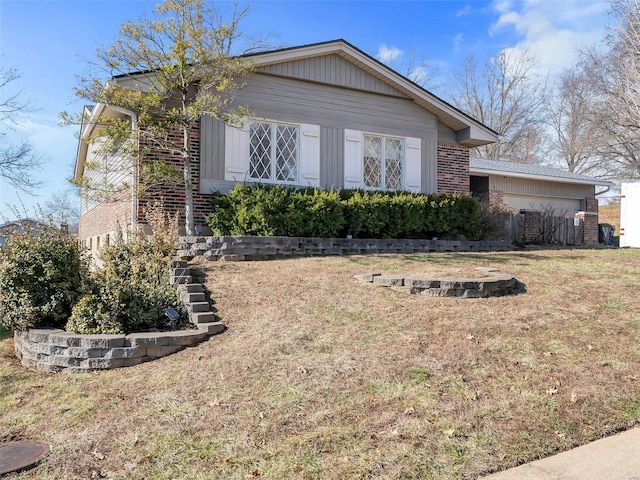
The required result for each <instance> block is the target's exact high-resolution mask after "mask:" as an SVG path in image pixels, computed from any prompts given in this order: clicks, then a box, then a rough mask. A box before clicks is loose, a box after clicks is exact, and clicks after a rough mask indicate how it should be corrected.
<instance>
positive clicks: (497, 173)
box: [469, 168, 614, 187]
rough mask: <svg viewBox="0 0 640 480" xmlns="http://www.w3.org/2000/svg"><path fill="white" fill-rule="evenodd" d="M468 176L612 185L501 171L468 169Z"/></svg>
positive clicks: (609, 185)
mask: <svg viewBox="0 0 640 480" xmlns="http://www.w3.org/2000/svg"><path fill="white" fill-rule="evenodd" d="M469 175H477V176H484V177H487V176H496V177H510V178H524V179H527V180H539V181H543V182H556V183H573V184H578V185H602V186H607V187H611V186H613V185H614V183H612V182H609V181H607V180H597V179H593V180H591V179H589V180H587V179H578V178H566V177H552V176H549V175H535V174H532V173H517V172H503V171H501V170H489V169H485V168H469Z"/></svg>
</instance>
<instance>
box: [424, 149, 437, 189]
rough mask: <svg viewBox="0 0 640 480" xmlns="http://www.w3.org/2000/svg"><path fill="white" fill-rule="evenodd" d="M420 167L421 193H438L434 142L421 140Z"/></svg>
mask: <svg viewBox="0 0 640 480" xmlns="http://www.w3.org/2000/svg"><path fill="white" fill-rule="evenodd" d="M422 167H423V168H422V188H423V193H436V192H437V191H438V164H437V153H436V142H435V141H434V140H431V139H427V140H425V139H423V140H422Z"/></svg>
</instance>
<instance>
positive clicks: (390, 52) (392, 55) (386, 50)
mask: <svg viewBox="0 0 640 480" xmlns="http://www.w3.org/2000/svg"><path fill="white" fill-rule="evenodd" d="M401 55H402V50H400V49H399V48H397V47H394V46H387V44H386V43H381V44H380V46H379V47H378V53H377V54H376V58H377V59H378V60H380V61H381V62H382V63H390V62H393V61H394V60H397V59H398V58H399V57H400V56H401Z"/></svg>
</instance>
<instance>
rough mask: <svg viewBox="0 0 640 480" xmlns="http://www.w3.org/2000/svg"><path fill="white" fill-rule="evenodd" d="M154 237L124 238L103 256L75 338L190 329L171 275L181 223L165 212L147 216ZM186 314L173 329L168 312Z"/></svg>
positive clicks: (79, 309) (72, 327) (72, 324)
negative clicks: (170, 277)
mask: <svg viewBox="0 0 640 480" xmlns="http://www.w3.org/2000/svg"><path fill="white" fill-rule="evenodd" d="M147 221H148V222H149V225H150V227H151V233H152V235H144V234H143V233H142V232H138V233H137V234H134V235H132V236H131V238H129V239H127V241H124V240H123V238H122V236H120V237H119V238H116V240H115V242H114V243H112V244H110V245H106V246H104V247H103V248H102V249H101V251H100V260H101V263H102V266H101V268H99V269H98V270H96V271H95V272H93V273H91V274H90V275H88V276H87V280H86V286H85V295H84V296H83V297H82V299H81V300H80V302H78V304H77V305H76V306H75V308H74V309H73V312H72V314H71V317H70V318H69V321H68V322H67V325H66V330H68V331H71V332H75V333H130V332H135V331H149V330H158V329H166V328H180V327H184V326H185V325H186V324H187V315H186V312H184V308H183V307H182V305H181V303H180V301H179V295H178V292H177V290H176V289H175V288H174V287H173V286H171V285H170V284H169V269H170V263H171V257H172V255H173V252H174V249H175V247H176V243H177V240H178V227H177V221H176V220H175V219H170V218H169V217H167V216H166V215H164V213H163V212H162V210H161V209H152V210H151V212H150V213H149V214H148V215H147ZM168 307H172V308H174V309H175V310H176V311H178V312H181V320H180V321H179V323H178V324H177V325H176V324H174V325H168V324H167V318H165V314H164V312H165V310H166V309H167V308H168Z"/></svg>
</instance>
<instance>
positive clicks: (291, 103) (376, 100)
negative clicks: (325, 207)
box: [200, 56, 455, 193]
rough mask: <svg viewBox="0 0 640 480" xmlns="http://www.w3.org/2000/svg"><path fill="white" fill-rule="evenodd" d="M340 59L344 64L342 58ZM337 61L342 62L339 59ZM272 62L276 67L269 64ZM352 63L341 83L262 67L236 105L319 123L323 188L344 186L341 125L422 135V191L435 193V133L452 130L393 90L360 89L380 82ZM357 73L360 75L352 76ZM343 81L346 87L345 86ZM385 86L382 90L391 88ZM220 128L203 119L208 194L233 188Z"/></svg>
mask: <svg viewBox="0 0 640 480" xmlns="http://www.w3.org/2000/svg"><path fill="white" fill-rule="evenodd" d="M329 57H333V56H329ZM335 57H337V56H335ZM340 60H342V59H340ZM326 61H329V59H327V60H326ZM289 63H302V62H289ZM316 63H317V64H319V65H322V62H315V63H314V65H315V64H316ZM343 63H344V64H348V62H344V61H343ZM336 64H337V65H340V64H341V62H336ZM348 65H351V64H348ZM276 66H278V67H279V66H280V65H275V66H271V67H270V68H271V69H273V68H274V67H276ZM282 66H283V67H284V66H287V64H283V65H282ZM316 66H317V65H316ZM351 66H352V67H354V68H353V69H350V73H349V74H348V75H347V74H345V75H342V76H339V81H338V84H339V86H335V85H328V84H325V83H321V82H318V81H310V80H308V79H307V78H303V79H302V80H299V79H297V78H289V77H281V76H279V75H274V74H273V73H271V72H268V73H262V70H264V69H265V67H262V68H261V71H260V72H258V73H254V74H253V75H252V76H251V77H250V78H249V79H248V81H247V84H246V86H245V87H243V88H242V89H241V90H239V91H238V92H237V94H236V97H235V103H236V104H237V105H246V106H248V107H249V109H250V111H251V114H252V115H253V116H254V117H256V118H265V119H269V120H274V121H282V122H291V123H307V124H315V125H319V126H320V129H321V130H320V159H321V165H320V184H321V186H323V187H325V188H342V186H343V185H344V158H343V157H344V130H345V129H357V130H361V131H365V132H371V133H378V134H385V135H397V136H403V137H417V138H421V139H422V146H421V153H422V159H421V160H422V168H421V177H422V178H421V189H422V191H423V192H435V191H436V190H437V182H436V174H437V172H436V145H437V141H438V136H439V135H440V137H441V141H444V142H451V143H453V139H454V138H455V133H454V132H452V131H451V130H449V129H448V128H446V127H444V126H441V125H438V121H437V119H436V117H435V115H433V114H432V113H430V112H428V111H427V110H425V109H423V108H421V107H419V106H418V105H416V104H415V103H414V102H413V101H411V100H410V99H408V98H407V97H406V96H404V95H403V94H402V93H400V92H397V91H395V90H393V89H391V90H388V91H387V92H385V93H380V92H371V91H364V90H361V88H365V87H368V88H371V89H374V90H375V89H377V90H380V89H383V87H382V86H380V85H379V84H383V82H381V81H380V80H379V79H377V78H375V77H373V76H372V75H370V74H368V73H366V72H364V71H362V70H359V69H357V68H356V67H355V66H353V65H351ZM287 68H288V69H289V70H286V73H290V70H291V69H292V68H293V67H292V66H290V65H289V66H287ZM309 68H310V67H309ZM309 68H307V69H302V72H303V73H304V76H305V77H313V73H312V72H310V70H309ZM345 70H349V69H346V68H345ZM356 71H357V72H360V73H361V74H360V75H356V74H355V73H354V72H356ZM278 73H280V72H278ZM326 75H328V74H326V73H325V77H324V78H322V80H323V81H328V80H326V78H329V80H331V79H332V77H330V76H329V77H326ZM369 77H370V79H369V80H367V78H369ZM314 78H315V77H314ZM336 78H337V77H336ZM371 79H372V80H371ZM345 82H346V83H348V84H349V85H348V86H345V85H344V83H345ZM383 85H384V87H385V88H391V87H389V86H388V85H386V84H383ZM394 92H395V94H394ZM224 128H225V127H224V125H223V124H221V123H220V122H219V121H217V120H215V119H213V118H210V117H207V116H205V117H203V118H202V124H201V167H200V168H201V191H202V192H203V193H209V192H210V191H211V190H213V189H220V190H223V191H224V190H226V189H228V188H230V187H231V185H230V184H229V182H225V181H224V173H225V172H224V169H225V165H224V151H225V148H224Z"/></svg>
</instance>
